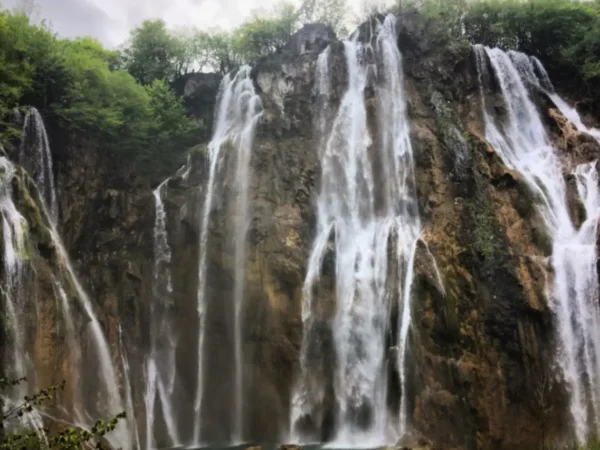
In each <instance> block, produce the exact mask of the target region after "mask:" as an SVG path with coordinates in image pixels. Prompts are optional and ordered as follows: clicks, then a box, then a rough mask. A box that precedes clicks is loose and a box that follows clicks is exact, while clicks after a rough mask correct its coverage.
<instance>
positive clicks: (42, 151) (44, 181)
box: [19, 107, 58, 220]
mask: <svg viewBox="0 0 600 450" xmlns="http://www.w3.org/2000/svg"><path fill="white" fill-rule="evenodd" d="M19 163H20V164H22V165H23V166H24V167H26V168H27V169H28V170H29V171H30V173H31V174H32V176H33V178H34V180H35V183H36V184H37V187H38V189H39V190H40V194H41V195H42V197H43V199H44V201H45V202H46V205H47V207H48V211H49V213H50V217H52V219H53V220H56V218H57V215H58V202H57V199H56V191H55V188H54V172H53V169H52V154H51V153H50V142H49V141H48V134H47V133H46V127H45V125H44V120H43V119H42V116H41V114H40V112H39V111H38V110H37V109H36V108H34V107H31V108H29V110H28V111H27V114H25V118H24V119H23V139H22V141H21V148H20V149H19Z"/></svg>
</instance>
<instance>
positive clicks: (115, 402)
mask: <svg viewBox="0 0 600 450" xmlns="http://www.w3.org/2000/svg"><path fill="white" fill-rule="evenodd" d="M42 206H43V205H42ZM43 209H44V213H45V214H46V216H48V212H47V211H46V210H45V208H43ZM48 219H49V223H50V235H51V237H52V242H53V244H54V248H55V249H56V252H57V254H58V256H59V258H60V261H61V263H62V264H61V265H62V267H64V268H65V271H66V273H65V276H66V277H67V279H68V280H69V281H70V282H71V283H72V285H73V287H74V288H75V291H76V292H77V298H78V300H79V301H80V302H81V306H82V307H83V310H84V311H85V314H86V315H87V316H88V318H89V320H90V322H89V323H88V325H87V328H88V329H87V331H88V333H89V334H90V340H91V342H92V344H93V347H94V350H95V356H96V358H95V360H96V361H98V363H99V365H100V367H99V369H100V370H99V373H98V374H97V376H98V380H97V381H98V383H97V384H96V385H95V386H94V389H95V393H96V395H97V398H98V404H105V406H104V408H101V410H102V412H103V414H104V415H105V416H111V415H115V414H117V413H119V412H121V411H124V407H123V401H122V399H121V395H120V393H119V388H118V383H117V377H116V371H115V366H114V364H113V360H112V356H111V352H110V347H109V345H108V341H107V339H106V337H105V336H104V332H103V331H102V326H101V325H100V321H99V320H98V317H97V316H96V313H95V312H94V308H93V306H92V301H91V300H90V298H89V297H88V295H87V293H86V292H85V290H84V289H83V287H82V286H81V284H80V282H79V279H78V278H77V275H76V274H75V270H74V269H73V266H72V264H71V261H70V259H69V256H68V254H67V251H66V249H65V247H64V245H63V243H62V241H61V239H60V236H59V234H58V232H57V231H56V228H55V226H54V223H53V222H52V221H51V220H50V218H49V217H48ZM80 370H81V372H82V373H84V368H83V367H81V368H80ZM77 382H78V381H77ZM128 420H135V419H134V418H133V417H130V418H129V419H128ZM132 436H133V434H132V433H131V432H130V431H128V430H125V429H124V425H123V424H119V425H118V426H117V429H116V430H115V432H114V434H113V435H109V436H108V440H109V441H110V442H111V443H114V444H118V445H125V443H127V444H128V446H127V448H132Z"/></svg>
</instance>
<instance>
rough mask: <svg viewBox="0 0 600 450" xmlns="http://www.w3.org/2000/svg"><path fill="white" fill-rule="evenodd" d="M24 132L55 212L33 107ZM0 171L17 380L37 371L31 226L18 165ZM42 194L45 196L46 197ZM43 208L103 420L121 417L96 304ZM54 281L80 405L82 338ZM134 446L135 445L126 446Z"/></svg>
mask: <svg viewBox="0 0 600 450" xmlns="http://www.w3.org/2000/svg"><path fill="white" fill-rule="evenodd" d="M24 132H25V135H24V136H23V141H22V144H21V147H20V151H21V154H20V157H21V158H23V157H24V156H25V155H26V154H27V152H28V151H29V150H30V149H32V148H33V149H35V151H36V155H38V157H37V158H36V164H34V168H33V170H34V174H35V175H36V181H37V183H36V184H37V186H39V191H40V197H41V198H43V200H44V202H47V204H48V206H49V207H54V213H55V212H56V197H55V192H54V183H53V181H52V177H51V175H52V169H51V168H52V160H51V154H50V151H49V148H48V140H47V137H46V133H45V130H44V126H43V122H42V120H41V117H40V115H39V113H38V112H37V111H36V110H35V109H32V110H30V111H29V113H28V114H27V116H26V118H25V125H24ZM38 152H39V153H38ZM0 170H1V171H2V180H1V182H0V215H1V216H2V232H3V237H4V239H3V242H4V254H3V265H4V277H5V280H4V288H3V289H2V291H3V294H4V295H3V297H4V310H5V311H6V314H7V318H8V323H9V327H8V328H9V330H8V332H9V338H10V339H11V341H12V345H11V346H10V347H9V348H10V349H11V350H12V351H11V352H9V355H7V359H8V361H7V363H6V366H7V367H8V371H7V372H8V373H7V375H8V376H9V377H10V378H19V377H23V376H27V375H30V374H33V373H34V372H33V370H34V368H33V367H32V362H31V361H30V356H29V355H30V351H29V343H28V342H25V337H24V332H25V329H24V327H25V326H26V321H23V320H22V319H23V318H24V317H26V314H27V313H26V312H25V309H24V308H25V307H26V305H27V304H28V303H29V302H30V301H31V300H30V299H28V298H25V289H24V280H23V273H24V270H23V269H24V265H23V263H24V261H25V260H26V259H29V255H28V251H29V249H28V248H27V246H26V245H25V237H26V236H27V232H26V230H27V223H26V220H25V219H24V218H23V216H21V214H20V213H19V212H18V211H17V209H16V207H15V205H14V203H13V200H12V189H11V183H12V180H13V177H14V175H15V170H16V169H15V167H14V166H13V165H12V164H11V163H10V162H9V161H8V160H7V159H6V158H4V157H0ZM42 194H44V196H43V197H42ZM40 206H41V209H42V213H43V214H44V215H45V216H46V218H47V219H48V223H49V224H50V228H49V230H48V231H49V233H50V235H51V239H52V242H53V246H54V248H55V250H56V252H57V255H58V259H59V262H60V263H62V264H59V267H60V268H61V269H64V271H61V273H60V276H61V277H63V279H64V280H65V281H66V282H68V283H70V284H72V285H73V287H74V288H75V290H76V292H77V296H78V299H79V301H80V302H81V304H82V306H83V309H84V311H85V314H86V315H87V317H88V318H89V320H90V322H89V325H88V328H89V332H90V334H91V341H92V343H93V344H94V347H95V350H96V354H97V360H98V361H99V364H100V373H99V380H98V381H99V382H98V383H97V384H95V385H94V393H95V394H96V395H97V396H98V397H97V398H98V402H99V403H105V404H106V408H105V409H102V413H103V415H104V416H109V415H114V414H117V413H119V412H120V411H122V409H123V408H122V404H121V398H120V395H119V392H118V388H117V378H116V376H115V370H114V366H113V361H112V358H111V355H110V350H109V346H108V343H107V341H106V338H105V337H104V334H103V331H102V328H101V326H100V323H99V321H98V319H97V317H96V315H95V312H94V310H93V307H92V303H91V301H90V299H89V298H88V296H87V294H86V293H85V291H84V290H83V288H82V287H81V285H80V283H79V281H78V279H77V277H76V275H75V272H74V270H73V268H72V267H71V263H70V261H69V258H68V256H67V253H66V250H65V248H64V246H63V244H62V242H61V240H60V237H59V235H58V233H57V231H56V229H55V225H54V220H53V219H54V218H53V217H51V216H50V214H51V213H50V212H49V211H48V210H47V209H46V207H45V205H44V204H43V203H42V204H41V205H40ZM53 281H54V292H55V295H56V297H57V298H58V299H59V300H60V302H59V304H60V306H61V310H62V317H63V319H64V324H65V325H64V326H65V330H66V335H67V338H68V339H69V344H68V345H69V355H70V359H71V360H72V362H73V364H74V367H75V368H76V370H77V372H76V373H74V374H73V380H72V384H73V385H74V386H73V387H72V390H73V392H74V396H75V399H76V400H77V401H82V394H81V392H82V391H81V381H82V380H81V379H82V377H83V376H84V375H83V374H84V373H85V368H84V366H83V362H82V361H81V355H82V352H81V346H80V343H79V339H77V338H75V334H74V333H75V329H74V324H73V318H72V314H71V308H70V305H69V300H68V298H67V296H66V293H65V291H64V288H63V285H62V284H61V283H60V282H59V281H58V277H56V276H55V275H53ZM87 375H91V374H87ZM32 381H33V379H30V380H29V382H30V383H31V382H32ZM34 384H35V383H34ZM38 388H39V387H38ZM17 391H18V392H15V393H14V394H15V395H14V396H15V397H16V399H21V398H23V396H24V395H26V394H27V392H28V389H27V388H26V387H25V386H19V387H18V388H17ZM7 400H8V403H10V399H7ZM80 407H81V405H79V404H77V405H74V407H73V410H74V413H75V416H76V419H77V421H79V422H82V421H83V415H84V414H83V413H82V411H81V409H80ZM96 409H97V408H94V412H97V410H96ZM86 412H87V411H86ZM24 417H25V419H24V420H27V421H28V423H29V424H30V425H32V426H34V427H35V428H36V429H39V430H40V437H43V433H42V431H41V430H42V429H43V422H42V419H41V416H40V413H39V412H38V411H35V410H34V411H32V412H31V413H28V414H26V415H25V416H24ZM129 435H130V433H126V431H125V430H123V426H122V425H119V426H118V427H117V430H116V432H115V433H114V434H112V435H111V436H109V440H111V442H113V444H115V445H125V444H126V443H131V441H130V439H129ZM130 447H131V446H129V447H128V448H130Z"/></svg>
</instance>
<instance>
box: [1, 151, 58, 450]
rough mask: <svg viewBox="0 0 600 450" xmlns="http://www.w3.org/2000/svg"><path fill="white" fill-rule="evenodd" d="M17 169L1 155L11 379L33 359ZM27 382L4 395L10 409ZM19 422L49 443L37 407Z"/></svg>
mask: <svg viewBox="0 0 600 450" xmlns="http://www.w3.org/2000/svg"><path fill="white" fill-rule="evenodd" d="M14 173H15V168H14V166H13V165H12V164H11V163H10V161H8V160H7V159H6V158H5V157H3V156H2V157H0V216H1V217H2V236H3V243H4V253H3V255H2V263H3V271H4V280H3V281H4V283H3V287H2V288H0V290H1V292H2V294H3V298H4V310H5V311H6V316H5V326H6V329H7V330H6V331H7V334H8V339H9V340H10V345H9V346H7V349H6V350H7V351H6V353H7V354H6V355H5V361H3V366H4V373H3V374H2V375H3V376H5V377H7V378H8V379H15V380H16V379H20V378H23V377H27V376H28V375H30V374H31V369H32V367H31V366H32V365H31V361H30V358H29V352H28V351H27V348H26V342H25V336H24V333H25V330H24V329H23V317H25V314H26V313H25V304H26V301H27V298H25V291H24V279H23V276H24V267H23V261H24V259H25V258H26V253H27V249H26V248H25V236H26V233H27V222H26V221H25V219H24V218H23V216H22V215H21V214H20V213H19V212H18V211H17V208H16V207H15V204H14V203H13V200H12V188H11V183H12V179H13V176H14ZM27 393H28V389H27V386H26V385H25V383H21V384H19V385H17V386H14V387H13V388H12V389H11V390H10V392H9V395H8V396H3V397H2V403H3V405H4V406H5V407H6V408H7V409H8V410H9V409H12V408H14V407H15V406H17V405H20V404H21V402H22V401H23V398H24V397H25V396H26V395H27ZM19 423H20V425H21V426H23V427H25V428H30V429H33V430H35V432H36V434H37V436H38V438H39V439H40V442H41V443H47V442H46V437H45V433H44V431H43V430H44V424H43V421H42V418H41V416H40V414H39V412H38V411H37V410H33V411H31V412H29V413H28V414H24V415H23V416H22V417H21V418H19Z"/></svg>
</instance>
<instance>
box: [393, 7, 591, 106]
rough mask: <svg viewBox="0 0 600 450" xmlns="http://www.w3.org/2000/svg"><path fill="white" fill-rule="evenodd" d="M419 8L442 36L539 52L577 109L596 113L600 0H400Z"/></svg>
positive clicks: (557, 83) (532, 53)
mask: <svg viewBox="0 0 600 450" xmlns="http://www.w3.org/2000/svg"><path fill="white" fill-rule="evenodd" d="M414 8H417V9H418V10H420V11H421V13H422V14H423V15H424V16H425V17H427V18H428V19H429V20H430V21H431V26H432V27H433V28H434V29H435V30H437V31H438V32H439V33H436V34H438V35H439V36H443V38H444V39H446V40H468V41H469V42H471V43H474V44H475V43H478V44H484V45H488V46H490V47H500V48H502V49H504V50H509V49H512V50H518V51H521V52H524V53H527V54H529V55H533V56H536V57H538V58H539V59H540V60H541V61H542V62H543V64H544V66H545V67H546V69H547V70H548V71H549V73H550V75H551V78H552V80H553V81H554V82H555V83H556V85H557V86H559V87H560V88H561V89H562V90H564V91H566V92H568V93H570V94H572V95H573V96H576V97H578V98H579V99H580V100H581V99H585V100H587V101H585V100H584V101H583V102H581V103H582V104H580V105H579V106H580V108H582V109H588V110H589V111H590V112H593V113H595V114H596V115H598V114H600V108H598V106H597V105H598V100H600V1H599V0H594V1H578V0H422V1H412V0H409V1H406V0H399V3H398V6H397V9H398V10H400V11H406V10H411V9H414Z"/></svg>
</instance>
